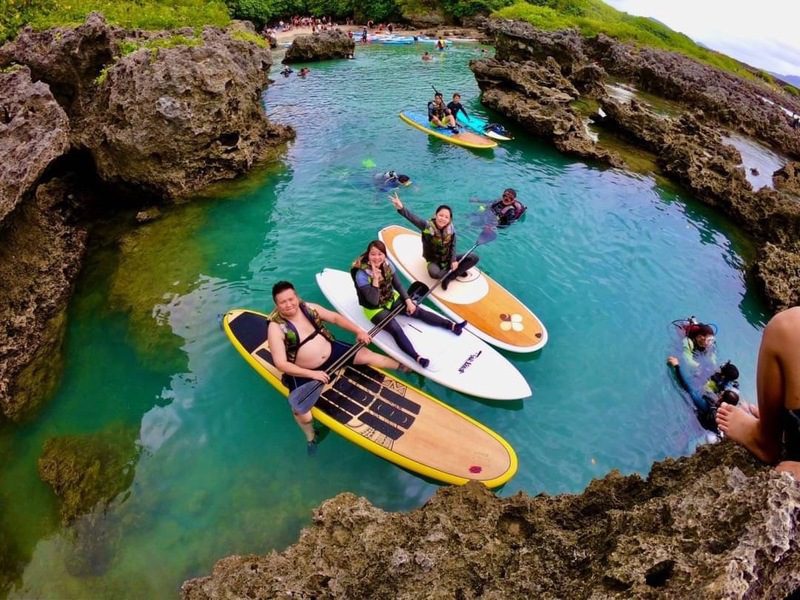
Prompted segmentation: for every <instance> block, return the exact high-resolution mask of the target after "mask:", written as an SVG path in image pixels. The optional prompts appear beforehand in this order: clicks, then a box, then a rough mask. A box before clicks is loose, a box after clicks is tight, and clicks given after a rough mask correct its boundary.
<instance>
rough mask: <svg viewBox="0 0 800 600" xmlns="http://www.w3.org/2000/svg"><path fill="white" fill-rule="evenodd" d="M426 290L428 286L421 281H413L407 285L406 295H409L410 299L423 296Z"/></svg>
mask: <svg viewBox="0 0 800 600" xmlns="http://www.w3.org/2000/svg"><path fill="white" fill-rule="evenodd" d="M427 292H428V286H427V285H425V284H424V283H422V282H421V281H415V282H413V283H412V284H411V285H410V286H408V295H409V296H411V298H412V299H414V298H419V297H420V296H424V295H425V294H426V293H427Z"/></svg>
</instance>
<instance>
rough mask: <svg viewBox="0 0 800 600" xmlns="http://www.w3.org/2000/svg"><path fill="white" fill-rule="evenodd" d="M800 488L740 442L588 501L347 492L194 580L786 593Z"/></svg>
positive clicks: (536, 592) (482, 593) (321, 593)
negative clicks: (292, 539)
mask: <svg viewBox="0 0 800 600" xmlns="http://www.w3.org/2000/svg"><path fill="white" fill-rule="evenodd" d="M799 520H800V483H798V482H797V481H795V480H794V479H792V478H791V477H790V476H787V475H779V474H777V473H776V472H775V471H773V470H768V469H765V468H763V467H758V466H756V464H755V463H754V461H753V459H752V458H751V457H750V456H749V455H748V454H747V453H746V452H745V451H744V450H742V449H741V448H739V447H737V446H734V445H733V444H727V443H724V444H718V445H715V446H711V447H705V448H702V449H701V450H700V451H699V452H698V453H697V454H696V455H694V456H692V457H689V458H682V459H678V460H672V459H668V460H666V461H664V462H662V463H657V464H655V465H654V466H653V470H652V472H651V474H650V476H649V477H648V478H647V480H642V479H641V478H640V477H639V476H637V475H631V476H628V477H623V476H622V475H620V474H619V473H616V472H612V473H611V474H609V475H607V476H606V477H604V478H603V479H601V480H595V481H593V482H592V483H591V484H590V485H589V487H588V488H587V489H586V491H585V492H584V493H583V494H581V495H574V496H573V495H563V496H555V497H550V496H545V495H540V496H537V497H535V498H531V497H530V496H527V495H526V494H523V493H519V494H517V495H515V496H512V497H511V498H505V499H502V498H496V497H495V496H493V495H492V494H491V493H490V492H488V491H487V490H486V489H484V488H483V486H481V485H479V484H470V485H467V486H465V487H461V488H458V487H451V488H442V489H440V490H439V491H438V492H437V493H436V495H435V496H434V497H433V498H432V499H431V500H430V501H429V502H428V503H427V504H426V505H425V506H423V507H422V508H420V509H419V510H416V511H413V512H411V513H407V514H402V513H387V512H384V511H383V510H380V509H378V508H375V507H374V506H372V505H371V504H370V503H369V502H368V501H367V500H365V499H364V498H357V497H356V496H354V495H352V494H340V495H339V496H337V497H336V498H334V499H332V500H329V501H327V502H325V503H323V504H322V505H321V506H320V507H319V508H318V509H317V510H316V511H315V513H314V523H313V525H312V526H311V527H309V528H308V529H306V530H304V531H303V533H302V534H301V537H300V541H299V542H298V543H297V544H295V545H294V546H292V547H290V548H289V549H287V550H286V551H284V552H282V553H280V554H278V553H275V552H273V553H271V554H269V555H266V556H233V557H229V558H226V559H223V560H221V561H219V562H218V563H217V564H216V565H215V567H214V571H213V574H212V575H211V576H209V577H205V578H200V579H193V580H191V581H187V582H186V583H184V584H183V587H182V593H183V598H184V599H185V600H205V599H212V598H213V599H217V598H409V599H410V598H537V597H541V598H655V597H660V598H661V597H663V598H706V599H714V598H745V597H746V598H783V597H785V596H787V595H788V594H789V593H791V592H792V591H794V590H796V589H797V588H798V587H800V549H799V548H798V545H799V544H800V539H798V521H799Z"/></svg>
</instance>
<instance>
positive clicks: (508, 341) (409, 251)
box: [378, 225, 547, 352]
mask: <svg viewBox="0 0 800 600" xmlns="http://www.w3.org/2000/svg"><path fill="white" fill-rule="evenodd" d="M378 237H379V238H380V240H381V241H382V242H383V243H384V244H386V250H387V252H388V254H389V258H390V259H391V261H392V262H393V263H394V264H395V265H396V266H397V268H398V270H399V271H400V272H401V273H403V275H404V276H405V277H406V278H407V279H409V280H411V281H421V282H422V283H424V284H425V285H427V286H428V287H433V285H434V283H435V280H434V279H433V278H432V277H431V276H430V275H428V268H427V264H426V262H425V259H424V258H423V257H422V238H421V236H420V234H419V233H418V232H415V231H412V230H411V229H408V228H407V227H402V226H400V225H389V226H388V227H384V228H383V229H381V230H380V231H379V232H378ZM428 298H429V299H430V300H431V302H433V303H434V304H435V305H436V306H438V307H439V308H440V309H441V310H442V311H443V312H444V313H445V314H447V315H448V316H449V317H451V318H453V319H459V320H460V319H465V320H466V321H468V322H469V325H468V326H467V329H469V330H470V331H472V332H473V333H474V334H475V335H477V336H478V337H480V338H482V339H484V340H486V341H487V342H489V343H490V344H492V345H494V346H497V347H498V348H502V349H504V350H509V351H511V352H535V351H536V350H539V349H540V348H542V347H543V346H544V345H545V344H546V343H547V330H546V329H545V327H544V325H543V324H542V322H541V321H540V320H539V317H537V316H536V315H535V314H534V313H533V311H531V310H530V309H529V308H528V307H527V306H525V305H524V304H523V303H522V302H520V300H518V299H517V298H516V297H514V296H513V295H512V294H511V292H509V291H508V290H506V289H505V288H504V287H503V286H501V285H500V284H499V283H497V282H496V281H495V280H494V279H492V278H491V277H489V276H488V275H486V274H485V273H483V272H481V271H480V270H479V269H477V268H473V269H470V270H469V271H468V272H467V274H466V277H459V278H457V279H455V280H454V281H452V282H451V283H450V284H449V285H448V287H447V290H443V289H442V287H441V286H439V287H437V288H436V289H435V290H434V291H433V292H432V293H431V295H430V296H428Z"/></svg>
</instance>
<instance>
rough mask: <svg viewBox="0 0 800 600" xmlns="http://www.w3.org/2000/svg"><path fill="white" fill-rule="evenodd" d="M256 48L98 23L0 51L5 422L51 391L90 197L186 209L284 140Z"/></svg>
mask: <svg viewBox="0 0 800 600" xmlns="http://www.w3.org/2000/svg"><path fill="white" fill-rule="evenodd" d="M254 38H255V39H256V40H257V39H258V38H257V36H255V34H254V33H253V32H252V31H249V30H248V28H247V26H243V25H242V24H235V25H232V26H231V28H229V29H228V30H224V31H223V30H219V29H215V28H210V27H207V28H205V29H204V31H203V32H202V35H199V36H196V35H195V33H194V31H193V30H192V29H187V30H181V31H179V32H156V33H154V32H142V31H126V30H123V29H120V28H117V27H112V26H109V25H108V24H107V23H106V22H105V20H104V19H103V17H102V16H101V15H99V14H96V13H95V14H92V15H90V16H89V17H88V18H87V20H86V22H85V23H84V24H83V25H80V26H79V27H76V28H57V29H50V30H47V31H41V32H35V31H33V30H31V29H25V30H23V31H22V32H21V33H20V35H19V36H18V37H17V39H16V40H14V41H13V42H9V43H8V44H6V45H4V46H3V47H2V48H0V68H2V72H0V106H1V107H2V110H0V133H1V134H2V135H0V158H2V160H0V280H1V281H3V285H2V287H0V411H1V412H2V414H3V415H4V416H5V417H7V418H11V419H14V420H20V419H22V418H24V417H25V416H28V415H30V414H32V413H33V412H34V411H35V408H36V406H37V405H38V404H39V402H40V401H41V399H42V398H44V397H47V396H48V395H49V394H50V393H51V392H52V390H53V389H54V387H55V385H57V383H58V377H59V373H60V362H61V358H60V347H61V340H62V337H63V332H64V325H65V318H64V311H65V308H66V304H67V301H68V299H69V296H70V294H71V290H72V287H73V283H74V281H75V278H76V277H77V274H78V272H79V271H80V267H81V262H82V257H83V254H84V248H85V244H86V237H87V228H88V225H89V223H88V222H86V219H85V216H84V215H85V207H86V206H87V205H89V204H91V203H92V202H93V195H92V193H90V190H91V188H92V187H93V186H94V185H95V184H96V183H98V182H99V183H101V184H103V185H105V186H106V188H105V189H106V192H107V194H106V195H107V196H108V197H111V198H113V197H115V196H118V195H123V194H124V195H126V196H127V197H129V198H130V197H136V198H137V199H139V200H140V201H141V202H143V203H144V202H147V203H148V204H147V205H146V206H151V205H152V204H153V203H157V202H163V201H169V200H176V199H181V198H186V197H188V196H190V195H192V194H194V193H196V192H198V191H199V190H201V189H203V188H204V187H206V186H207V185H209V184H211V183H213V182H216V181H220V180H225V179H231V178H234V177H237V176H239V175H241V174H243V173H245V172H247V171H248V170H249V169H250V168H251V167H253V166H254V165H255V164H256V163H258V162H261V161H264V160H266V159H268V158H270V157H271V156H272V155H273V154H274V152H275V150H276V149H277V148H280V147H282V145H283V142H285V141H286V140H288V139H290V138H291V137H293V135H294V132H293V131H292V130H291V128H289V127H285V126H282V125H278V124H274V123H270V122H269V121H268V120H267V118H266V116H265V113H264V109H263V106H262V101H261V93H262V91H263V90H264V88H265V87H266V86H267V83H268V79H267V71H268V68H269V66H270V64H271V57H270V53H269V50H268V48H267V47H266V44H265V43H261V44H258V43H255V42H254V41H253V39H254ZM76 165H79V167H76ZM76 169H77V170H78V171H79V172H77V171H76Z"/></svg>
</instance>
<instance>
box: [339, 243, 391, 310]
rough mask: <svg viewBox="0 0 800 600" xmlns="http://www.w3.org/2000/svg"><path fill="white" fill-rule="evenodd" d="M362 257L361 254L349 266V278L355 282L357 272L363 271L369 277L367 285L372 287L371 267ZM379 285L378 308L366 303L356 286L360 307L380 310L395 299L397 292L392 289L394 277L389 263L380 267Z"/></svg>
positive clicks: (386, 262) (385, 262)
mask: <svg viewBox="0 0 800 600" xmlns="http://www.w3.org/2000/svg"><path fill="white" fill-rule="evenodd" d="M364 259H365V257H364V255H363V254H362V255H361V256H359V257H358V258H357V259H355V260H354V261H353V264H352V265H350V276H351V277H352V278H353V281H354V282H355V280H356V274H357V273H358V272H359V271H364V272H365V273H366V274H367V276H368V277H369V283H370V285H372V265H370V264H369V263H368V262H366V261H365V260H364ZM381 275H382V278H381V285H380V287H379V288H378V294H379V296H378V306H377V307H374V306H372V305H371V304H368V303H367V300H366V298H364V297H363V296H362V293H361V290H360V289H359V288H358V285H356V292H357V294H358V303H359V304H360V305H361V306H364V307H366V308H380V307H387V308H388V306H389V305H390V304H391V303H392V302H393V301H394V299H395V297H396V296H397V292H395V291H394V287H392V277H394V270H393V269H392V266H391V265H390V264H389V261H384V263H383V264H382V265H381Z"/></svg>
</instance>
